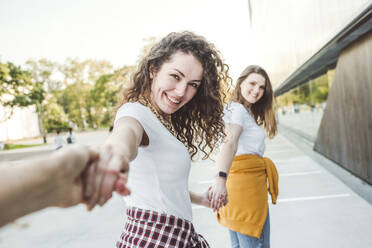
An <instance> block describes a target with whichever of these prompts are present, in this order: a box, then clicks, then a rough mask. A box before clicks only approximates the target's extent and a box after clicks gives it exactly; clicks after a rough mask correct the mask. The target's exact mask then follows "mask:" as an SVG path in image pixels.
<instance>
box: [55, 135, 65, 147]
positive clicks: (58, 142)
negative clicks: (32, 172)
mask: <svg viewBox="0 0 372 248" xmlns="http://www.w3.org/2000/svg"><path fill="white" fill-rule="evenodd" d="M54 145H55V146H56V148H61V147H62V146H63V137H62V136H61V135H60V134H58V135H56V136H55V137H54Z"/></svg>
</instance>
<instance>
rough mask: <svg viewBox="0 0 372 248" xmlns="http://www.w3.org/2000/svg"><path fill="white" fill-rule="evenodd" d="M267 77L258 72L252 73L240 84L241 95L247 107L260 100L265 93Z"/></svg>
mask: <svg viewBox="0 0 372 248" xmlns="http://www.w3.org/2000/svg"><path fill="white" fill-rule="evenodd" d="M265 81H266V80H265V78H264V77H263V76H262V75H260V74H258V73H251V74H249V75H248V77H247V78H246V79H245V80H244V81H243V82H242V83H241V84H240V90H241V95H242V96H243V98H244V100H245V104H244V105H246V106H247V107H248V106H250V105H251V104H254V103H256V102H258V101H259V100H260V99H261V98H262V96H263V95H264V93H265V85H266V82H265Z"/></svg>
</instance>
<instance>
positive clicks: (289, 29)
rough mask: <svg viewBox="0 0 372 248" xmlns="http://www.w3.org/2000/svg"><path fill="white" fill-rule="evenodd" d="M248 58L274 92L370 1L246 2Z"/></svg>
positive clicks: (262, 0)
mask: <svg viewBox="0 0 372 248" xmlns="http://www.w3.org/2000/svg"><path fill="white" fill-rule="evenodd" d="M248 2H249V3H250V5H251V18H250V19H251V24H250V32H251V35H250V36H251V39H253V40H254V46H253V47H252V49H251V53H250V54H248V56H254V58H255V59H254V61H255V63H256V64H259V65H261V66H263V67H264V68H265V69H266V70H267V71H268V73H269V75H270V77H271V79H272V82H273V85H274V88H275V87H276V86H278V85H279V84H280V83H282V82H283V81H284V80H285V79H286V78H287V77H288V76H289V75H290V74H292V73H293V72H294V71H295V70H296V69H297V68H298V67H299V66H300V65H302V64H303V63H304V62H305V61H306V60H307V59H309V58H310V57H311V56H312V55H313V54H314V53H316V52H317V51H318V50H319V49H320V48H321V47H322V46H323V45H325V44H326V43H327V42H328V41H329V40H330V39H331V38H332V37H333V36H335V34H336V33H338V32H339V31H340V30H341V29H342V28H343V27H344V26H345V25H346V23H347V22H348V21H350V20H351V18H352V17H354V16H355V15H356V14H357V13H359V12H360V11H361V10H362V9H364V8H365V7H366V6H367V4H368V3H369V2H370V1H369V0H343V1H339V0H326V1H324V0H302V1H294V0H281V1H275V0H248Z"/></svg>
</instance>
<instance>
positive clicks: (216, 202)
mask: <svg viewBox="0 0 372 248" xmlns="http://www.w3.org/2000/svg"><path fill="white" fill-rule="evenodd" d="M208 199H209V200H210V207H211V208H212V209H213V211H214V212H216V211H218V209H219V208H220V207H223V206H225V205H226V204H227V202H228V198H227V191H226V180H225V179H224V178H216V180H215V182H214V184H213V185H212V187H210V188H209V190H208Z"/></svg>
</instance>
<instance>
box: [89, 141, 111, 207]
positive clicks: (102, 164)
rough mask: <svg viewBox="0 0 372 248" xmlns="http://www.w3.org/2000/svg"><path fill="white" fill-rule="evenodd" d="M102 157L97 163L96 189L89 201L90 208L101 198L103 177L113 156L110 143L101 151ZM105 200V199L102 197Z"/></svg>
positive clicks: (93, 186) (93, 183)
mask: <svg viewBox="0 0 372 248" xmlns="http://www.w3.org/2000/svg"><path fill="white" fill-rule="evenodd" d="M99 155H100V159H99V161H98V164H97V169H96V171H95V175H94V179H93V182H92V188H93V189H94V191H93V194H92V195H91V197H90V199H89V202H88V209H93V208H94V206H95V205H96V204H97V203H98V201H99V200H100V198H101V196H100V191H101V184H102V179H103V176H104V172H105V171H106V167H107V164H108V163H109V161H110V158H111V156H112V147H111V146H110V145H106V146H104V147H103V148H102V149H101V151H100V154H99ZM101 201H104V199H101Z"/></svg>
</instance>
